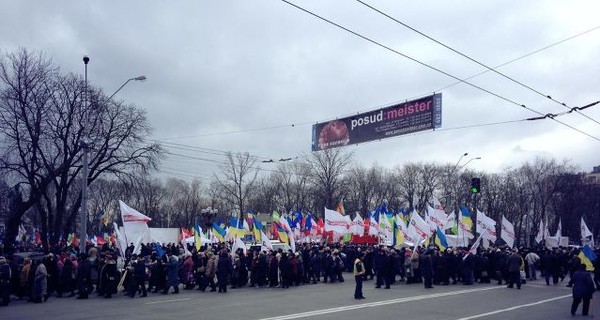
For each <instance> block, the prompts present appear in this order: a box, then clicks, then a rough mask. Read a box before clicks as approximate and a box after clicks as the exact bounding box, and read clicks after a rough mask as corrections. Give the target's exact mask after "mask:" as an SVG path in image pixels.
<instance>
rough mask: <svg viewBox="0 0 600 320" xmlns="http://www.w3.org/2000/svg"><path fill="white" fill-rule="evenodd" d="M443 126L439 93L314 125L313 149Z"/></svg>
mask: <svg viewBox="0 0 600 320" xmlns="http://www.w3.org/2000/svg"><path fill="white" fill-rule="evenodd" d="M441 126H442V94H441V93H436V94H434V95H430V96H427V97H423V98H419V99H416V100H412V101H407V102H403V103H399V104H395V105H393V106H389V107H385V108H381V109H377V110H373V111H369V112H365V113H361V114H357V115H354V116H350V117H346V118H342V119H336V120H332V121H329V122H323V123H317V124H315V125H313V132H312V150H313V151H318V150H324V149H329V148H336V147H341V146H345V145H349V144H355V143H361V142H368V141H373V140H379V139H384V138H389V137H395V136H399V135H403V134H407V133H412V132H417V131H423V130H429V129H436V128H439V127H441Z"/></svg>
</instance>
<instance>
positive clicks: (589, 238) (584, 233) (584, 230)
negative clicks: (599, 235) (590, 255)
mask: <svg viewBox="0 0 600 320" xmlns="http://www.w3.org/2000/svg"><path fill="white" fill-rule="evenodd" d="M581 242H582V243H583V244H584V245H585V244H588V245H589V246H590V247H592V248H593V247H594V234H593V233H592V232H591V231H590V229H588V227H587V225H586V224H585V221H583V217H581Z"/></svg>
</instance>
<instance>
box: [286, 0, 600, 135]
mask: <svg viewBox="0 0 600 320" xmlns="http://www.w3.org/2000/svg"><path fill="white" fill-rule="evenodd" d="M281 1H282V2H284V3H286V4H288V5H290V6H292V7H294V8H296V9H298V10H300V11H303V12H305V13H307V14H309V15H311V16H313V17H315V18H317V19H319V20H322V21H324V22H326V23H328V24H330V25H333V26H335V27H337V28H339V29H342V30H344V31H346V32H348V33H350V34H353V35H355V36H357V37H359V38H361V39H363V40H365V41H367V42H370V43H372V44H374V45H376V46H379V47H381V48H383V49H386V50H388V51H390V52H392V53H394V54H397V55H399V56H402V57H404V58H406V59H408V60H411V61H413V62H415V63H417V64H420V65H422V66H424V67H426V68H429V69H431V70H434V71H436V72H438V73H441V74H443V75H445V76H447V77H450V78H452V79H455V80H457V81H460V82H462V83H464V84H467V85H469V86H471V87H473V88H476V89H478V90H480V91H483V92H485V93H487V94H489V95H492V96H494V97H497V98H499V99H501V100H504V101H506V102H508V103H510V104H513V105H515V106H518V107H522V108H524V109H527V110H529V111H531V112H533V113H535V114H537V115H539V116H544V115H545V114H544V113H542V112H540V111H537V110H535V109H533V108H530V107H528V106H526V105H524V104H520V103H518V102H516V101H514V100H511V99H509V98H507V97H505V96H502V95H500V94H498V93H495V92H492V91H490V90H488V89H485V88H483V87H481V86H478V85H476V84H474V83H472V82H469V81H467V80H466V79H461V78H459V77H457V76H455V75H452V74H450V73H448V72H446V71H444V70H441V69H439V68H437V67H434V66H433V65H430V64H428V63H425V62H423V61H420V60H418V59H416V58H413V57H411V56H409V55H406V54H404V53H402V52H400V51H398V50H396V49H393V48H391V47H389V46H386V45H384V44H382V43H380V42H378V41H376V40H373V39H371V38H369V37H367V36H365V35H362V34H360V33H358V32H356V31H353V30H351V29H349V28H347V27H344V26H342V25H340V24H338V23H336V22H334V21H332V20H329V19H327V18H325V17H322V16H320V15H318V14H316V13H314V12H312V11H310V10H308V9H305V8H303V7H301V6H299V5H297V4H295V3H292V2H290V1H288V0H281ZM550 119H552V120H554V121H556V122H557V123H559V124H561V125H563V126H565V127H567V128H570V129H572V130H574V131H577V132H579V133H581V134H584V135H586V136H588V137H590V138H592V139H594V140H596V141H600V139H599V138H597V137H595V136H593V135H591V134H589V133H587V132H584V131H582V130H580V129H578V128H575V127H573V126H571V125H569V124H566V123H564V122H562V121H560V120H557V119H555V118H550Z"/></svg>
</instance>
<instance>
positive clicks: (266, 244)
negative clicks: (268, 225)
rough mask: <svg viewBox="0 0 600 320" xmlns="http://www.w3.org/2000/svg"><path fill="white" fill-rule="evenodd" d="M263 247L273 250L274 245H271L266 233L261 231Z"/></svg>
mask: <svg viewBox="0 0 600 320" xmlns="http://www.w3.org/2000/svg"><path fill="white" fill-rule="evenodd" d="M260 238H261V245H262V246H263V247H265V248H267V249H270V250H273V244H271V240H269V237H267V235H266V234H265V233H264V231H262V230H261V231H260Z"/></svg>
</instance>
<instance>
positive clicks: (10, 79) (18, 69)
mask: <svg viewBox="0 0 600 320" xmlns="http://www.w3.org/2000/svg"><path fill="white" fill-rule="evenodd" d="M0 80H1V82H0V84H1V85H2V88H1V89H0V90H1V92H2V96H1V97H0V126H2V127H3V129H4V130H3V134H4V138H5V141H7V143H6V145H5V147H6V150H5V151H7V152H8V153H11V154H12V155H13V156H9V157H6V158H4V159H3V160H4V162H3V165H2V169H4V170H5V171H8V173H9V174H10V175H11V178H12V179H13V181H12V182H13V183H15V184H21V185H23V186H24V188H21V190H22V191H24V192H28V193H29V195H28V196H26V197H24V199H27V200H25V202H23V203H22V204H20V205H19V206H18V207H19V208H20V209H19V210H17V211H16V212H15V214H14V219H13V220H12V223H9V224H10V227H9V229H11V230H14V232H16V228H17V225H18V221H19V220H20V219H21V217H22V215H23V214H24V212H26V211H27V210H28V209H29V208H31V207H32V206H33V205H34V204H36V203H37V202H39V201H43V203H37V207H36V209H37V210H38V211H39V213H40V214H41V215H42V238H44V239H43V242H44V243H46V239H45V236H46V234H47V233H49V234H50V235H51V237H50V241H51V243H56V242H57V241H58V238H59V236H60V234H61V232H62V231H63V230H71V229H73V225H74V223H75V218H76V216H77V212H78V211H79V207H80V205H81V195H80V190H81V185H82V182H81V181H82V180H81V177H80V171H81V168H82V154H83V151H82V150H83V149H82V148H83V145H84V142H85V144H87V145H89V146H91V148H90V159H89V169H90V170H89V175H88V177H85V180H84V181H86V183H87V184H89V183H91V182H93V181H94V180H96V179H97V178H98V177H100V176H104V175H124V174H129V173H130V172H134V171H135V170H142V171H145V170H150V169H153V168H154V167H155V166H156V164H157V161H158V159H159V158H160V154H161V149H160V147H159V146H158V145H154V144H148V145H147V144H145V142H144V137H145V136H147V135H148V134H149V132H150V127H149V125H148V122H147V120H146V118H145V114H144V112H143V111H142V110H140V109H138V108H137V107H134V106H126V105H123V104H121V103H114V102H113V101H107V98H106V97H105V96H104V95H103V94H102V93H101V92H100V91H98V90H93V89H92V90H90V96H91V103H89V104H84V103H83V99H82V98H83V93H84V89H85V86H84V83H83V80H82V79H81V77H80V76H76V75H73V74H66V75H63V74H61V73H60V72H59V70H58V68H57V67H54V65H53V63H52V62H51V61H50V60H49V59H46V58H45V57H44V56H43V55H41V54H39V55H34V54H32V53H29V52H27V51H26V50H24V49H23V50H21V51H19V52H18V53H15V54H7V55H5V56H3V60H2V62H1V63H0ZM85 138H89V140H85ZM50 185H51V187H49V186H50ZM9 241H10V240H9ZM8 245H9V246H10V243H9V244H8Z"/></svg>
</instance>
